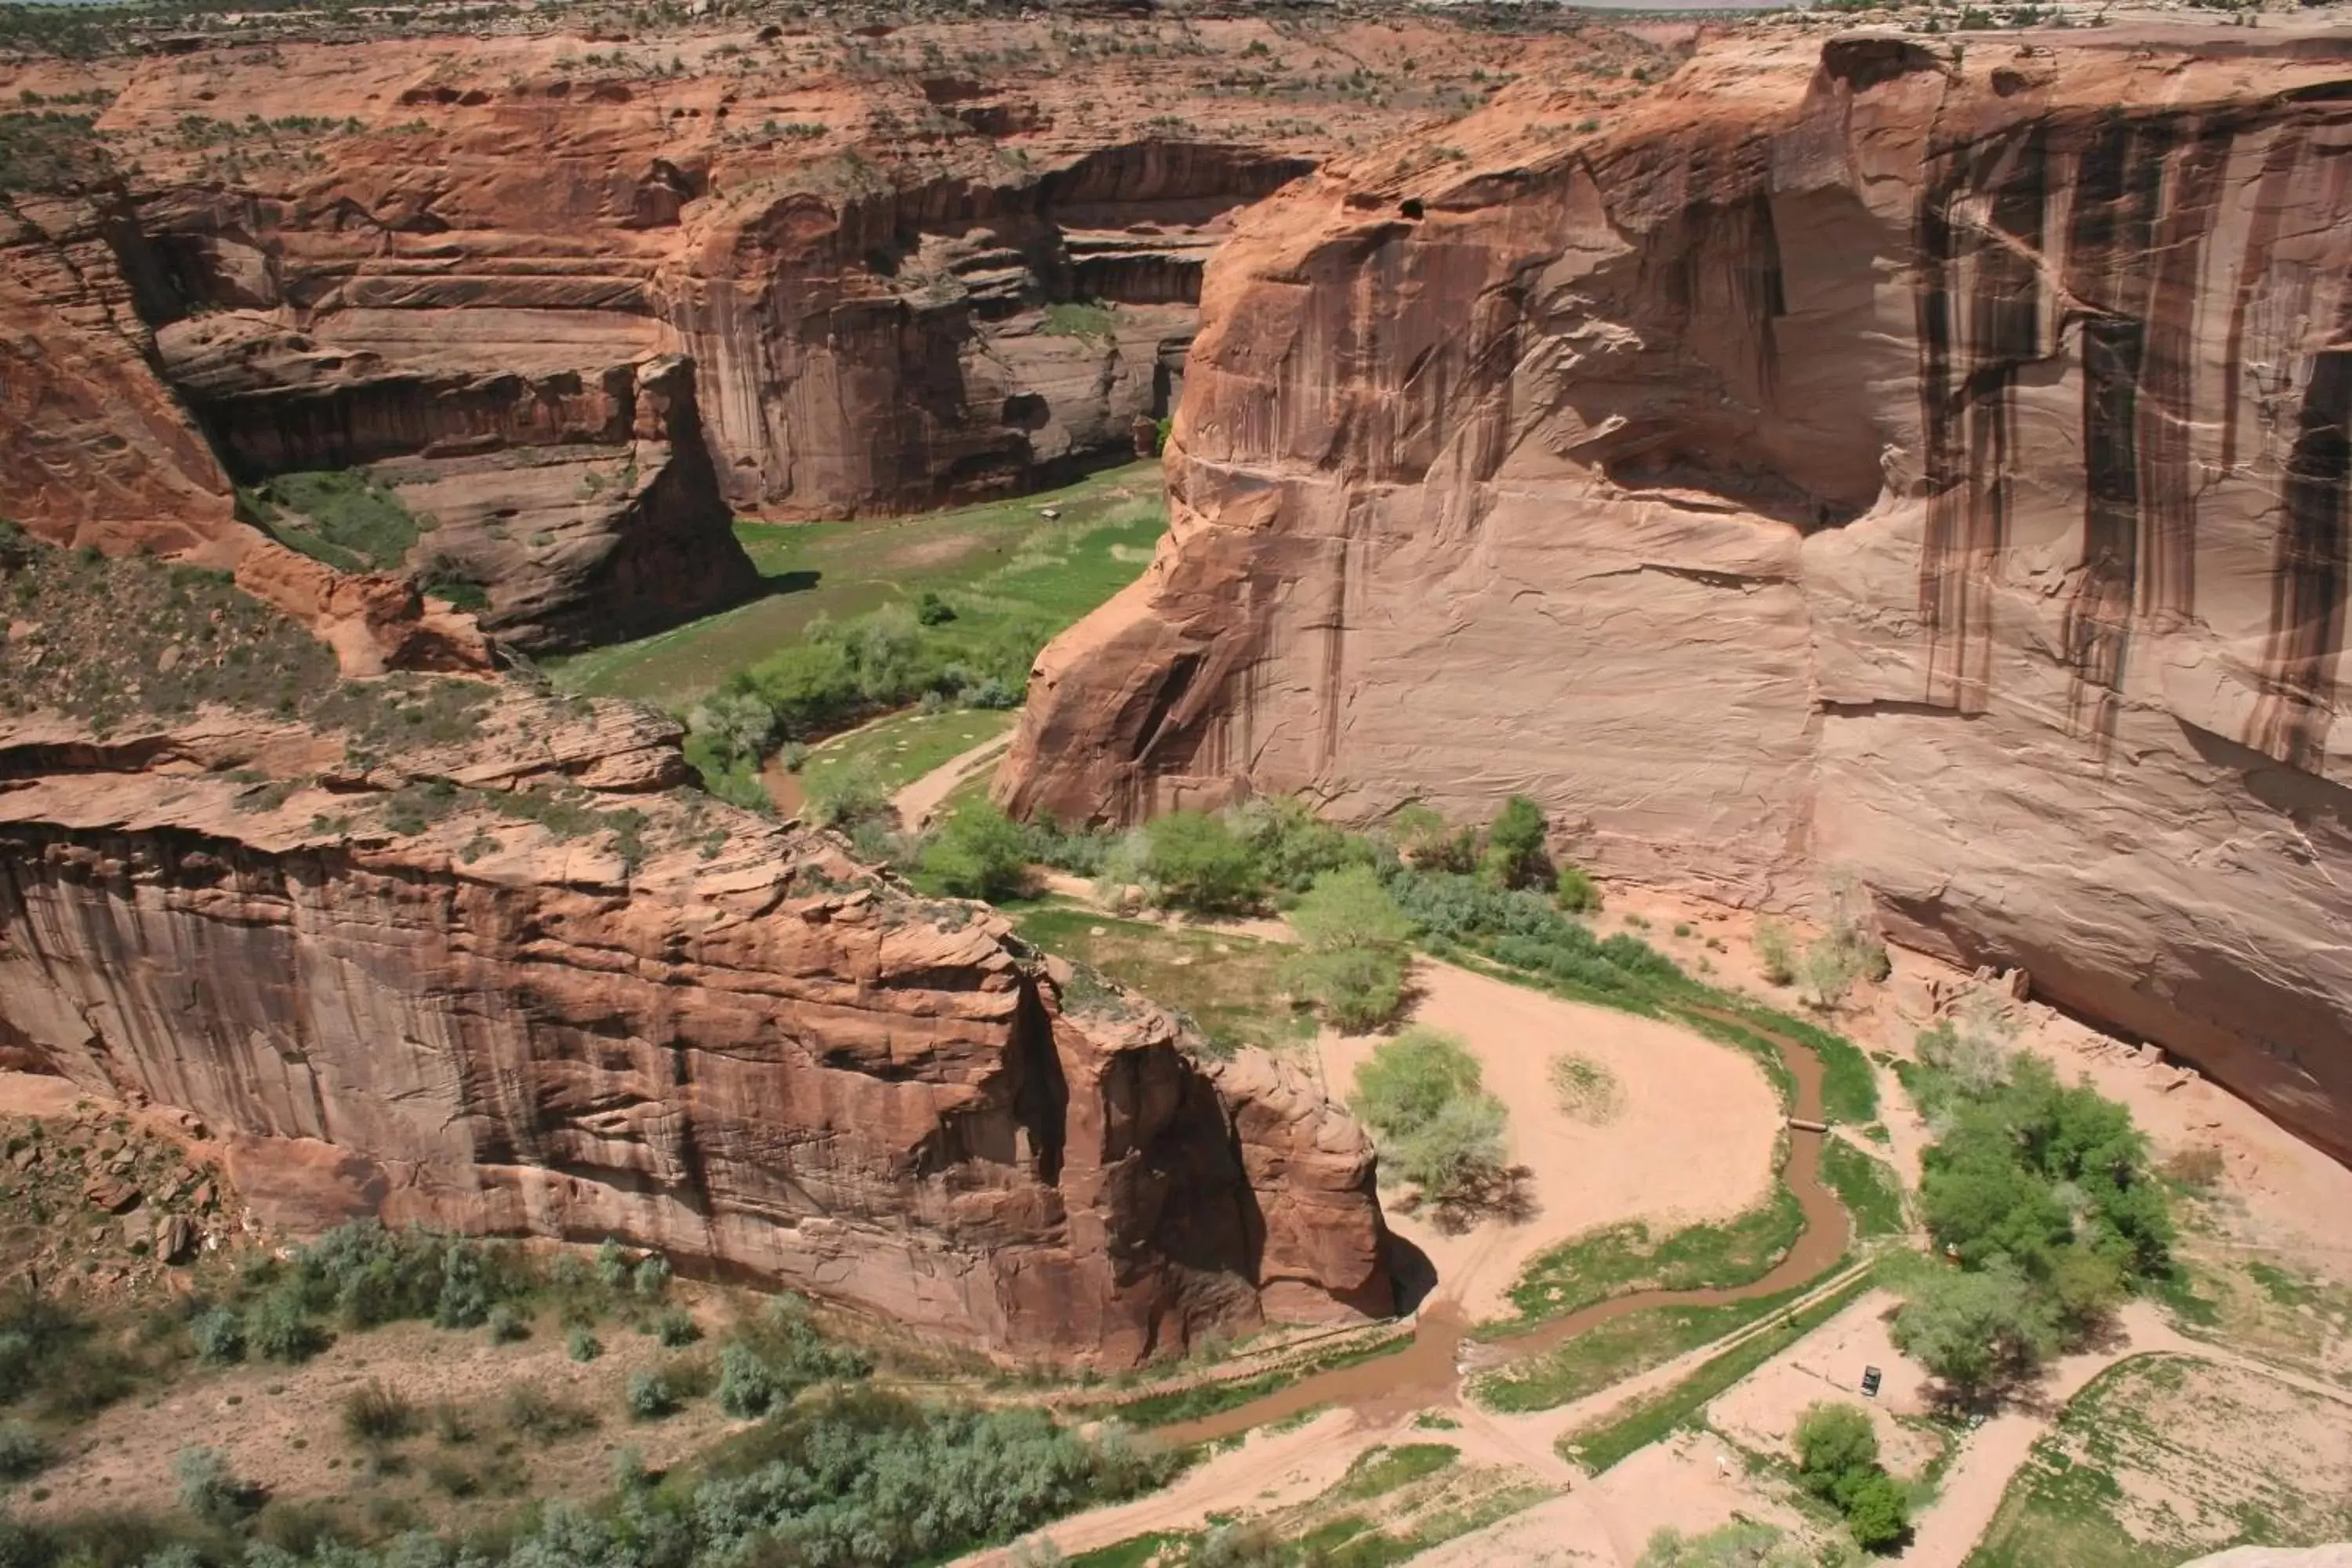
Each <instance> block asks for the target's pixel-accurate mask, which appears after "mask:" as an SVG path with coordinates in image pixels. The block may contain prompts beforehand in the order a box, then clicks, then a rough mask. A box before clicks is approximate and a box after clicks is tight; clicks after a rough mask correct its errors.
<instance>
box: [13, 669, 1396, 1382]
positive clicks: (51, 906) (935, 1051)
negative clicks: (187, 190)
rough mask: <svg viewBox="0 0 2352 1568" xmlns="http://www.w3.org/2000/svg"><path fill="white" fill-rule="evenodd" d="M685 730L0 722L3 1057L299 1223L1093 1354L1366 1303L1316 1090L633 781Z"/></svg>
mask: <svg viewBox="0 0 2352 1568" xmlns="http://www.w3.org/2000/svg"><path fill="white" fill-rule="evenodd" d="M675 742H676V728H675V726H674V725H669V724H667V721H658V720H655V719H653V718H651V717H649V716H646V715H644V714H643V713H642V710H629V709H626V708H625V707H621V706H617V705H607V706H599V707H597V708H595V709H593V710H590V711H589V713H588V714H587V717H586V718H585V720H583V718H582V717H581V716H580V715H579V714H578V713H576V712H574V711H573V710H571V709H569V708H567V707H566V706H565V705H563V704H561V703H558V702H553V701H541V702H530V701H521V700H515V701H511V702H509V704H508V705H507V706H506V707H504V708H501V709H499V710H496V711H494V712H493V713H492V714H491V716H490V718H489V719H488V721H486V731H485V737H484V742H483V743H482V744H481V745H479V746H476V747H470V748H467V749H465V750H462V751H460V752H457V753H453V754H449V755H441V756H431V755H421V756H416V757H412V758H409V759H407V760H406V761H404V762H403V763H399V764H397V765H393V764H384V763H376V764H373V766H372V771H371V772H370V773H368V774H366V775H365V777H364V778H362V777H361V776H358V775H354V774H352V773H350V772H349V769H348V767H343V766H341V765H340V764H335V763H330V762H326V761H325V757H326V756H327V755H331V753H332V752H334V751H335V750H337V748H335V747H333V746H327V747H326V748H325V751H324V752H323V753H322V752H321V742H320V740H319V739H318V738H316V737H314V736H312V735H310V733H309V732H307V731H303V730H301V729H300V728H299V727H298V726H293V725H272V724H268V723H264V722H255V721H233V722H232V721H224V720H223V719H222V718H220V717H219V716H218V715H215V716H212V717H210V718H208V719H205V720H203V721H196V722H193V723H186V724H182V725H178V726H175V727H173V728H170V729H164V730H156V731H152V732H149V731H135V732H133V731H118V732H117V733H115V734H113V735H110V736H108V737H106V738H104V739H100V738H98V737H95V736H92V735H90V734H88V733H87V732H82V731H78V730H76V728H75V727H73V726H71V725H66V726H62V727H60V726H58V725H56V724H53V723H47V722H46V721H44V722H25V723H19V724H17V725H16V726H15V729H14V732H12V733H10V734H8V735H6V736H5V737H0V780H5V783H0V1045H5V1047H7V1049H8V1052H9V1055H10V1058H11V1059H12V1060H15V1061H18V1062H20V1063H22V1062H30V1063H32V1064H34V1065H36V1066H39V1067H46V1068H48V1069H49V1070H53V1071H57V1072H60V1073H63V1074H65V1075H67V1076H68V1077H69V1078H71V1079H75V1080H76V1081H78V1082H80V1083H85V1084H88V1085H89V1086H90V1087H92V1088H93V1089H99V1090H101V1091H103V1092H107V1093H110V1094H116V1095H122V1094H126V1093H131V1092H136V1093H138V1094H141V1095H144V1096H147V1097H149V1098H152V1100H157V1101H161V1102H163V1103H168V1104H171V1105H175V1106H181V1107H184V1108H186V1109H188V1110H193V1111H194V1112H195V1113H196V1114H198V1115H199V1116H201V1117H203V1118H204V1119H205V1121H206V1122H207V1123H208V1124H210V1125H212V1126H213V1127H215V1128H216V1129H219V1130H222V1131H224V1132H226V1134H227V1135H228V1136H229V1140H230V1143H231V1148H232V1164H233V1166H234V1167H235V1174H236V1180H237V1183H238V1186H239V1189H240V1190H241V1191H243V1192H244V1193H246V1194H249V1195H250V1196H251V1197H252V1199H253V1201H254V1202H255V1204H256V1205H257V1207H258V1208H260V1209H261V1210H262V1211H263V1212H264V1214H265V1215H268V1217H271V1218H274V1219H277V1220H279V1221H282V1222H285V1223H288V1224H290V1225H293V1226H298V1227H310V1226H320V1225H324V1224H328V1223H331V1222H332V1221H334V1220H337V1219H340V1218H342V1217H345V1216H347V1215H360V1214H376V1215H383V1216H384V1217H385V1218H386V1219H388V1220H392V1221H394V1222H402V1221H406V1220H421V1221H427V1222H431V1223H435V1224H438V1225H446V1226H458V1227H462V1228H465V1229H468V1230H477V1231H490V1232H503V1233H509V1234H515V1233H521V1234H536V1235H542V1236H559V1237H571V1238H573V1239H581V1240H594V1239H597V1238H599V1237H604V1236H606V1235H611V1236H615V1237H624V1238H626V1239H628V1240H630V1241H633V1242H635V1243H638V1244H640V1245H644V1246H648V1247H659V1248H661V1249H662V1250H663V1251H665V1252H667V1253H668V1254H670V1255H671V1256H672V1257H674V1258H677V1259H679V1260H680V1262H681V1263H682V1264H685V1265H687V1266H689V1267H691V1266H696V1265H699V1266H701V1267H703V1268H711V1269H719V1270H730V1271H735V1272H740V1273H746V1274H750V1275H753V1276H756V1277H759V1278H761V1279H770V1280H778V1281H782V1282H785V1283H788V1284H791V1285H793V1286H794V1287H797V1288H800V1289H806V1290H810V1291H813V1292H815V1293H817V1294H819V1295H822V1296H824V1297H825V1298H827V1299H830V1300H838V1301H845V1302H848V1303H852V1304H855V1305H857V1306H861V1307H864V1308H867V1309H869V1310H874V1311H877V1312H880V1313H884V1314H887V1316H889V1317H891V1318H893V1319H895V1320H897V1321H902V1322H905V1323H908V1324H910V1325H912V1326H914V1327H916V1328H918V1329H921V1330H925V1331H934V1332H938V1333H942V1334H946V1335H949V1336H950V1337H953V1338H955V1339H958V1340H960V1341H964V1342H973V1343H977V1344H979V1345H981V1346H983V1347H985V1348H988V1349H990V1350H993V1351H997V1352H1007V1353H1013V1354H1020V1355H1034V1356H1054V1357H1059V1358H1073V1359H1084V1360H1092V1361H1099V1362H1102V1363H1108V1364H1128V1363H1133V1362H1136V1361H1139V1360H1140V1359H1142V1358H1144V1357H1146V1356H1148V1355H1150V1354H1152V1353H1154V1352H1159V1351H1161V1350H1165V1349H1169V1348H1171V1347H1181V1346H1182V1345H1183V1344H1184V1343H1185V1342H1187V1340H1188V1339H1189V1338H1190V1337H1191V1336H1192V1335H1193V1334H1196V1333H1199V1332H1202V1331H1205V1330H1207V1329H1208V1328H1210V1327H1212V1326H1219V1327H1225V1328H1234V1327H1246V1326H1250V1325H1253V1324H1255V1323H1258V1322H1260V1321H1265V1320H1267V1319H1269V1318H1271V1319H1276V1320H1283V1321H1349V1320H1352V1319H1359V1318H1361V1317H1364V1316H1368V1315H1381V1314H1385V1313H1387V1312H1389V1311H1391V1310H1393V1303H1392V1300H1391V1292H1390V1289H1389V1284H1388V1273H1387V1263H1386V1258H1385V1255H1384V1242H1385V1236H1384V1232H1383V1230H1382V1227H1381V1218H1380V1210H1379V1205H1378V1203H1377V1200H1376V1199H1375V1198H1374V1196H1373V1192H1372V1158H1371V1151H1370V1145H1369V1143H1368V1142H1366V1140H1365V1138H1364V1136H1363V1134H1362V1132H1361V1131H1360V1130H1359V1129H1357V1128H1356V1126H1355V1125H1354V1123H1353V1122H1351V1121H1348V1119H1347V1118H1346V1117H1345V1115H1344V1114H1343V1113H1341V1112H1339V1110H1336V1109H1335V1108H1333V1107H1331V1106H1330V1105H1328V1103H1327V1102H1325V1101H1324V1100H1322V1099H1321V1097H1320V1096H1319V1095H1318V1094H1316V1093H1314V1092H1313V1091H1312V1090H1311V1089H1309V1088H1308V1087H1307V1085H1305V1084H1304V1083H1303V1082H1301V1081H1300V1080H1298V1079H1297V1078H1296V1077H1295V1076H1294V1075H1292V1074H1291V1073H1289V1072H1288V1071H1287V1070H1286V1069H1283V1068H1277V1067H1276V1066H1275V1065H1274V1064H1272V1063H1271V1062H1268V1061H1266V1060H1265V1059H1263V1058H1254V1057H1249V1056H1244V1057H1243V1058H1239V1059H1236V1060H1234V1061H1233V1062H1229V1063H1223V1064H1218V1063H1205V1064H1204V1063H1202V1062H1201V1061H1198V1060H1196V1059H1195V1058H1193V1057H1192V1055H1191V1054H1190V1053H1189V1052H1188V1051H1187V1050H1186V1049H1184V1048H1181V1042H1180V1040H1179V1038H1178V1037H1177V1034H1176V1032H1175V1029H1174V1027H1173V1026H1172V1025H1171V1022H1170V1020H1169V1019H1168V1018H1167V1016H1165V1015H1163V1014H1160V1013H1159V1012H1157V1011H1156V1010H1152V1009H1150V1008H1149V1007H1145V1006H1140V1005H1129V1004H1125V1003H1119V1002H1116V1001H1114V1002H1112V1003H1108V1004H1101V1005H1095V1006H1093V1007H1092V1008H1091V1009H1089V1010H1080V1009H1076V1008H1073V1007H1070V1006H1066V1005H1064V1003H1063V1001H1062V998H1061V994H1060V991H1059V989H1058V988H1057V986H1056V985H1055V984H1054V983H1053V981H1052V980H1051V979H1050V978H1049V977H1048V976H1047V975H1046V974H1045V971H1044V969H1043V967H1042V965H1040V964H1039V963H1036V962H1035V961H1034V957H1033V956H1032V955H1028V954H1027V953H1026V952H1025V951H1024V949H1022V948H1021V947H1020V945H1019V944H1018V943H1017V942H1014V941H1013V940H1012V939H1011V938H1010V936H1009V934H1008V928H1006V927H1005V926H1004V925H1003V923H1002V922H1001V921H998V920H997V919H996V918H995V917H993V916H992V915H991V914H988V913H987V912H985V911H982V910H976V909H974V908H972V907H971V906H967V905H953V904H940V903H926V902H923V901H921V900H916V899H914V898H913V897H912V896H911V895H908V893H906V892H905V891H904V890H903V889H898V888H896V887H894V886H892V885H890V884H888V883H886V882H883V881H880V880H878V879H875V878H874V877H873V876H872V875H871V874H869V873H867V872H866V871H865V870H864V869H863V868H860V867H858V866H856V864H854V863H853V862H851V861H850V860H848V859H847V858H845V856H844V855H842V854H841V853H840V852H839V850H838V849H837V847H835V846H834V845H833V844H831V843H830V842H829V841H828V840H825V839H824V838H821V837H814V836H810V835H803V834H799V833H795V832H792V831H789V830H783V829H778V828H775V827H773V826H768V825H765V824H761V823H760V822H758V821H757V819H754V818H751V817H748V816H743V815H742V814H739V813H735V812H732V811H731V810H730V809H729V808H727V807H724V806H719V805H716V804H715V803H709V802H705V801H699V800H698V799H697V798H695V797H691V796H679V795H665V794H660V793H655V792H656V791H659V790H661V789H662V788H663V787H664V786H665V785H667V784H674V783H675V782H676V781H677V778H678V777H679V776H680V775H681V773H682V769H681V766H680V764H679V763H678V758H677V751H676V748H675ZM236 764H242V765H243V767H254V766H257V765H258V766H264V767H268V766H275V765H278V764H287V765H291V766H295V767H299V768H302V769H309V770H318V769H320V768H321V767H322V766H323V768H324V772H322V773H315V775H314V776H312V777H310V778H304V779H295V780H289V781H288V782H287V783H285V784H279V785H276V786H257V785H254V784H250V783H241V782H239V781H240V778H242V779H246V780H249V779H251V778H252V777H254V776H255V774H254V773H250V772H245V771H243V768H239V769H238V776H236V777H232V776H230V773H228V772H227V771H225V770H229V769H231V768H232V767H233V765H236ZM339 770H340V771H339ZM420 785H425V786H430V788H429V789H428V791H427V793H426V794H425V795H415V790H416V789H417V788H418V787H420ZM559 785H561V786H562V787H564V788H566V789H568V790H572V791H573V792H574V793H572V794H570V795H563V796H561V797H556V796H551V795H548V794H547V793H546V792H547V791H549V790H551V789H552V788H555V787H557V786H559ZM394 789H397V790H404V791H408V792H410V794H409V795H404V796H402V797H401V798H404V799H411V800H413V801H414V802H415V805H411V806H410V807H408V808H407V809H409V810H410V811H412V812H415V814H416V816H417V817H423V818H425V820H424V822H423V825H422V826H419V823H418V821H417V820H416V819H415V817H412V818H411V819H409V820H405V821H404V820H402V819H401V818H400V817H399V816H396V815H394V814H392V813H390V812H383V813H379V812H378V811H377V810H376V809H375V804H376V803H377V802H380V801H382V800H383V799H385V798H387V797H386V796H384V795H380V794H379V793H378V792H380V791H387V790H394ZM580 790H585V791H587V792H588V793H587V794H585V795H581V794H578V793H577V792H578V791H580ZM518 791H532V792H537V793H535V794H530V795H524V794H517V793H515V792H518ZM558 798H560V799H562V801H563V802H564V804H563V805H562V809H561V810H560V811H559V810H553V809H551V807H550V806H549V805H548V803H549V802H550V801H551V800H553V799H558ZM607 808H611V809H607ZM435 813H438V814H439V815H434V814H435ZM330 814H333V815H330ZM534 814H536V815H534ZM338 817H340V820H337V818H338ZM583 825H584V826H585V828H586V829H587V831H586V832H585V833H584V834H583ZM608 828H609V829H613V831H612V832H609V833H608V832H607V831H605V830H606V829H608Z"/></svg>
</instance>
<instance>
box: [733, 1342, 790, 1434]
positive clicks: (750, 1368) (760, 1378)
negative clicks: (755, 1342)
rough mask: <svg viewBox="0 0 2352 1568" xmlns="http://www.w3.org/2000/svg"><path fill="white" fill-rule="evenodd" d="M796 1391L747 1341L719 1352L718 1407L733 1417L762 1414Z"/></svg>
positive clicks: (765, 1413)
mask: <svg viewBox="0 0 2352 1568" xmlns="http://www.w3.org/2000/svg"><path fill="white" fill-rule="evenodd" d="M797 1392H798V1389H797V1388H796V1387H795V1386H794V1385H793V1384H789V1383H788V1382H786V1381H785V1380H784V1379H783V1378H782V1377H779V1376H778V1375H777V1374H776V1373H775V1372H774V1371H773V1370H772V1368H771V1367H770V1366H769V1365H768V1363H767V1362H766V1361H765V1360H764V1359H762V1358H761V1354H760V1352H758V1351H756V1350H753V1349H752V1348H751V1346H750V1345H746V1344H731V1345H729V1346H728V1347H727V1348H726V1349H725V1350H723V1351H721V1352H719V1409H720V1410H722V1411H724V1412H725V1413H726V1414H728V1415H731V1416H733V1417H734V1418H735V1419H736V1420H738V1421H749V1420H753V1419H756V1418H757V1417H759V1416H761V1415H767V1414H768V1412H769V1411H771V1410H772V1409H774V1408H775V1407H776V1406H777V1405H779V1404H781V1403H782V1402H784V1401H785V1400H788V1399H790V1398H791V1397H792V1396H793V1394H795V1393H797Z"/></svg>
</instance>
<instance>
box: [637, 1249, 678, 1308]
mask: <svg viewBox="0 0 2352 1568" xmlns="http://www.w3.org/2000/svg"><path fill="white" fill-rule="evenodd" d="M669 1277H670V1273H669V1259H668V1258H664V1257H662V1256H661V1255H660V1254H659V1253H648V1254H646V1257H645V1258H642V1259H640V1260H639V1262H638V1264H637V1267H636V1269H635V1272H634V1273H632V1274H631V1275H630V1276H629V1289H630V1290H631V1291H632V1292H633V1293H634V1294H635V1296H636V1298H637V1299H638V1300H641V1301H658V1300H661V1299H662V1297H663V1296H665V1295H666V1294H667V1293H668V1291H669Z"/></svg>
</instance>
